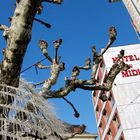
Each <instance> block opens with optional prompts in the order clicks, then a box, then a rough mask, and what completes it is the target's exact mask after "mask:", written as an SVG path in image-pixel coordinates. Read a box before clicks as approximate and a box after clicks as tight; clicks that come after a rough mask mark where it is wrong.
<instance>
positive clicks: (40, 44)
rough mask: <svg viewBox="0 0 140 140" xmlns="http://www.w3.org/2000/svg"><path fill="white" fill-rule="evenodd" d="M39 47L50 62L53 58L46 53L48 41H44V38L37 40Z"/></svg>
mask: <svg viewBox="0 0 140 140" xmlns="http://www.w3.org/2000/svg"><path fill="white" fill-rule="evenodd" d="M39 47H40V49H41V51H42V53H43V55H44V56H45V57H46V58H47V59H48V60H49V61H50V62H51V63H52V62H53V60H52V58H51V57H50V56H49V55H48V52H47V48H48V43H47V42H46V41H45V40H40V41H39Z"/></svg>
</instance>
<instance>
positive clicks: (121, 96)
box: [93, 44, 140, 140]
mask: <svg viewBox="0 0 140 140" xmlns="http://www.w3.org/2000/svg"><path fill="white" fill-rule="evenodd" d="M122 49H123V50H125V56H124V57H123V58H122V59H121V61H124V62H125V63H127V64H130V65H131V68H130V69H129V70H127V71H122V72H121V73H120V74H119V75H117V77H116V79H115V81H114V83H113V87H112V90H111V91H109V92H104V93H103V92H101V91H94V92H93V103H94V110H95V114H96V120H97V126H98V131H99V136H100V140H140V44H134V45H127V46H120V47H114V48H109V49H108V51H107V52H106V53H105V54H104V56H103V58H104V59H103V64H102V65H101V66H100V68H99V69H98V74H97V79H98V82H99V83H100V84H103V82H104V80H105V78H106V76H107V73H108V72H109V69H110V68H111V66H112V64H113V63H114V62H115V60H116V56H117V54H119V51H120V50H122ZM103 94H104V95H106V96H107V101H104V100H102V98H101V95H103Z"/></svg>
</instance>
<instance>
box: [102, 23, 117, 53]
mask: <svg viewBox="0 0 140 140" xmlns="http://www.w3.org/2000/svg"><path fill="white" fill-rule="evenodd" d="M116 36H117V31H116V28H115V27H114V26H111V27H110V28H109V41H108V43H107V45H106V47H105V49H104V50H103V52H102V55H103V54H104V53H105V52H106V51H107V49H108V48H109V47H110V46H111V45H112V44H113V42H114V41H115V40H116Z"/></svg>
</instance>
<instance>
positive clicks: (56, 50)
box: [53, 38, 62, 63]
mask: <svg viewBox="0 0 140 140" xmlns="http://www.w3.org/2000/svg"><path fill="white" fill-rule="evenodd" d="M53 44H54V47H55V62H56V63H58V62H59V58H58V49H59V47H60V45H61V44H62V39H61V38H60V39H58V40H56V41H54V42H53Z"/></svg>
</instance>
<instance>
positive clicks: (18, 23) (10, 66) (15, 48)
mask: <svg viewBox="0 0 140 140" xmlns="http://www.w3.org/2000/svg"><path fill="white" fill-rule="evenodd" d="M38 4H39V0H20V1H18V2H17V3H16V9H15V12H14V15H13V17H12V18H11V26H10V28H9V29H7V31H6V33H5V38H6V40H7V47H6V49H5V51H4V58H3V61H2V63H1V73H0V83H1V84H6V85H10V86H14V87H18V85H19V76H20V71H21V65H22V62H23V58H24V55H25V53H26V49H27V45H28V43H29V42H30V39H31V30H32V24H33V19H34V16H35V14H36V11H37V5H38Z"/></svg>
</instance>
